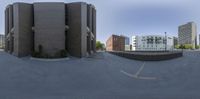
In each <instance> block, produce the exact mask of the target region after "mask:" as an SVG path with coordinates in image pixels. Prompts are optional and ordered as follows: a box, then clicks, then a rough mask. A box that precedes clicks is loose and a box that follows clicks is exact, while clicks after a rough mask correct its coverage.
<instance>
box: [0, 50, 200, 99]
mask: <svg viewBox="0 0 200 99" xmlns="http://www.w3.org/2000/svg"><path fill="white" fill-rule="evenodd" d="M199 60H200V52H198V51H195V52H193V51H190V52H184V57H181V58H177V59H173V60H167V61H158V62H144V61H136V60H130V59H126V58H122V57H118V56H115V55H111V54H108V53H104V52H100V53H97V54H96V55H94V56H92V57H88V58H82V59H78V58H73V57H72V58H70V59H69V60H67V61H57V62H45V61H36V60H30V59H29V58H28V57H25V58H21V59H20V58H17V57H14V56H12V55H9V54H7V53H4V52H2V51H1V52H0V99H199V98H200V94H199V92H200V85H199V84H200V79H199V78H200V72H199V71H200V61H199ZM122 71H124V73H123V72H122ZM131 75H132V76H133V75H134V76H135V77H134V76H133V77H132V76H131ZM148 77H150V78H151V77H153V78H156V79H140V78H148Z"/></svg>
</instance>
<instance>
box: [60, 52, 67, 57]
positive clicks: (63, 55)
mask: <svg viewBox="0 0 200 99" xmlns="http://www.w3.org/2000/svg"><path fill="white" fill-rule="evenodd" d="M67 56H68V55H67V50H61V51H60V57H67Z"/></svg>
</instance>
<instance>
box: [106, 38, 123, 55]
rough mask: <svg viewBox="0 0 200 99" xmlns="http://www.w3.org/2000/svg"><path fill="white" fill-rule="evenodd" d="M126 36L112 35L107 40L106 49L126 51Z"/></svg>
mask: <svg viewBox="0 0 200 99" xmlns="http://www.w3.org/2000/svg"><path fill="white" fill-rule="evenodd" d="M124 50H125V37H124V36H118V35H112V36H110V37H109V38H108V40H107V41H106V51H124Z"/></svg>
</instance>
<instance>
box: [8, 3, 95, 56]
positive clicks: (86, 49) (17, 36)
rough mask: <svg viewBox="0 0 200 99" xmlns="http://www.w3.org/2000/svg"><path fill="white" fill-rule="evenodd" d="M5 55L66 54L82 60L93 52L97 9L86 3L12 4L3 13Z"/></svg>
mask: <svg viewBox="0 0 200 99" xmlns="http://www.w3.org/2000/svg"><path fill="white" fill-rule="evenodd" d="M5 36H6V42H5V43H6V46H5V51H6V52H9V53H11V54H13V55H15V56H18V57H23V56H28V55H30V54H31V53H32V52H34V51H39V49H40V48H39V46H42V49H43V52H44V53H45V54H48V55H50V56H52V57H53V56H54V55H55V54H56V53H58V52H59V51H61V50H66V51H67V52H68V53H69V54H70V55H71V56H75V57H84V56H87V55H89V54H91V53H93V52H95V44H96V9H95V7H94V6H93V5H91V4H87V3H85V2H74V3H62V2H60V3H55V2H54V3H51V2H40V3H33V4H28V3H14V4H12V5H8V6H7V7H6V10H5Z"/></svg>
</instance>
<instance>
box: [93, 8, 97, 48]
mask: <svg viewBox="0 0 200 99" xmlns="http://www.w3.org/2000/svg"><path fill="white" fill-rule="evenodd" d="M92 13H93V14H92V15H93V16H92V17H93V21H92V22H93V24H92V27H93V31H92V33H93V35H94V41H93V44H94V45H93V51H94V52H96V9H95V8H94V7H93V10H92Z"/></svg>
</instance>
